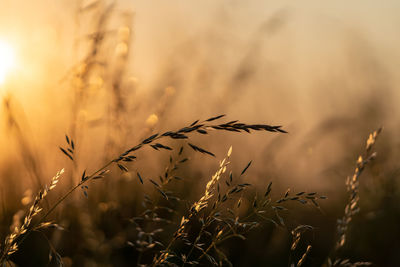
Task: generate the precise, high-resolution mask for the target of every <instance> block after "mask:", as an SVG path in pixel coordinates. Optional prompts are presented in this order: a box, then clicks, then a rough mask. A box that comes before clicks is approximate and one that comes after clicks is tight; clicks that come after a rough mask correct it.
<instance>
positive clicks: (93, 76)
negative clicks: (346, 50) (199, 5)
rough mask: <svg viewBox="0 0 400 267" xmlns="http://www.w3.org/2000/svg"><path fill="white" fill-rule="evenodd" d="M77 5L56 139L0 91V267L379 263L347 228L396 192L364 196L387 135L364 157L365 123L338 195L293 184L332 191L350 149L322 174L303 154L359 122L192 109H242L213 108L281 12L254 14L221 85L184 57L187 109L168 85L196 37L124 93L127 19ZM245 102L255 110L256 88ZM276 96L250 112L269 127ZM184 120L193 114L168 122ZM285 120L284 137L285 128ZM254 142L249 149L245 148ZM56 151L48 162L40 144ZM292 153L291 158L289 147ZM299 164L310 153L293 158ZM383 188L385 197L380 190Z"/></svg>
mask: <svg viewBox="0 0 400 267" xmlns="http://www.w3.org/2000/svg"><path fill="white" fill-rule="evenodd" d="M77 5H78V7H77V9H76V14H75V15H76V16H75V21H74V23H75V25H76V26H75V27H76V29H75V33H76V36H75V40H74V45H75V46H74V53H75V56H76V58H75V63H74V64H73V66H72V67H70V68H69V70H68V71H67V73H66V74H65V76H64V77H63V78H62V79H61V82H60V84H59V86H60V87H65V88H66V94H65V96H64V95H63V97H66V98H67V99H68V101H63V102H62V103H63V105H62V107H61V108H62V109H66V110H68V113H70V116H66V117H67V119H65V120H62V119H58V120H57V125H56V126H55V127H54V128H57V130H56V131H54V132H53V131H51V130H49V131H51V135H56V136H57V137H56V138H55V139H56V140H57V142H56V143H57V145H54V146H51V148H49V147H47V146H44V145H43V146H39V145H37V143H36V142H35V137H34V136H33V134H32V133H31V131H29V130H27V129H29V120H25V119H24V117H23V116H22V115H21V114H19V113H18V112H16V111H15V109H14V105H13V104H14V103H15V102H16V97H15V96H13V95H11V94H10V95H9V96H7V97H4V99H3V106H4V112H3V115H5V116H4V117H5V119H6V120H7V121H8V124H7V128H6V129H7V130H8V132H9V135H10V140H13V142H15V143H16V145H17V146H16V147H17V148H18V155H19V157H20V160H19V161H16V160H14V159H13V158H12V160H10V161H9V162H5V163H4V164H3V163H1V166H4V167H2V170H3V169H5V170H6V171H3V172H2V173H1V175H2V176H4V177H5V178H4V179H3V177H2V181H1V184H0V192H1V198H2V199H1V200H0V201H2V203H1V217H0V219H1V231H0V233H1V237H2V240H3V242H2V243H1V245H0V255H1V256H0V265H1V266H13V265H19V266H64V265H65V266H190V265H192V266H214V265H215V266H321V265H323V266H363V265H364V266H366V265H372V263H371V262H373V261H374V260H375V259H378V260H379V262H377V263H376V264H378V265H379V264H382V263H385V259H382V257H383V256H382V255H383V254H384V252H382V251H381V252H379V254H378V255H373V254H372V253H371V254H368V253H363V252H365V251H368V249H369V248H370V247H374V244H364V243H363V242H357V240H356V238H355V237H357V235H360V232H361V231H358V230H357V229H358V227H360V229H362V230H364V231H363V233H362V234H366V233H368V231H370V230H371V229H373V230H375V231H377V232H381V231H384V230H381V229H378V226H373V227H372V226H371V228H368V227H367V226H366V223H363V220H367V219H368V220H369V221H370V222H371V221H372V222H376V221H379V220H382V221H384V218H385V217H384V216H388V214H390V212H392V211H396V208H394V207H391V208H388V206H389V207H390V203H393V201H392V200H393V199H398V198H396V196H397V195H396V194H397V193H396V192H397V191H396V189H395V188H394V186H393V187H392V186H390V184H388V185H386V186H387V188H384V189H382V190H381V191H379V190H378V189H376V192H378V193H379V192H381V194H383V195H384V196H377V194H378V193H376V192H375V191H373V190H375V187H376V186H378V187H379V186H380V185H382V184H383V185H385V184H384V183H386V181H387V183H390V182H393V181H394V180H395V178H396V177H397V174H396V173H394V174H393V175H392V176H391V177H392V180H390V179H386V178H387V177H386V176H387V173H388V172H387V171H386V170H382V169H385V168H386V167H388V166H389V167H390V166H391V165H389V163H386V162H384V161H383V160H388V157H389V155H391V154H390V151H391V150H390V149H389V148H388V147H391V144H390V143H389V142H390V139H384V140H383V141H384V142H383V145H382V146H383V148H384V149H385V153H382V157H378V158H377V153H376V152H375V151H373V148H374V145H375V142H376V139H377V137H378V135H379V134H380V132H381V130H380V129H379V130H377V131H374V132H373V133H372V134H370V136H369V138H368V140H367V144H366V148H365V152H364V154H363V155H361V156H359V158H358V160H357V162H356V168H355V170H354V174H352V175H351V176H349V177H348V178H347V180H346V188H347V193H345V192H344V191H345V190H344V189H345V187H343V190H341V187H334V186H331V187H326V186H322V185H321V184H324V185H326V184H327V182H326V181H325V180H322V179H319V180H318V181H320V182H321V184H319V183H311V182H308V180H307V181H306V180H305V179H306V178H308V176H310V177H324V178H327V179H328V178H330V179H337V180H338V181H340V182H339V183H338V184H340V185H342V184H343V183H342V181H343V180H344V179H343V178H344V177H343V173H344V171H348V170H349V166H350V164H352V157H353V156H354V155H355V154H359V152H358V150H357V152H354V151H353V150H352V149H348V151H346V153H341V154H339V155H340V156H343V155H344V156H343V158H342V159H341V160H340V163H341V164H337V165H335V166H334V170H332V169H331V168H330V167H331V166H332V165H331V166H326V169H325V166H321V164H320V163H321V162H323V161H321V160H320V159H316V158H315V157H314V156H313V155H314V154H313V149H312V148H313V147H315V148H316V149H317V148H318V144H317V145H315V140H316V139H319V138H321V136H322V137H325V138H327V139H328V138H333V137H335V138H336V137H337V140H335V141H333V142H334V143H335V144H339V143H340V142H344V143H343V146H348V147H349V148H354V147H355V145H354V144H353V143H351V142H353V141H354V140H357V141H354V143H357V144H358V140H359V139H361V138H360V137H359V136H358V135H360V134H361V133H362V134H363V135H364V134H365V133H366V132H367V131H369V128H370V127H371V125H372V124H374V122H375V120H371V121H369V120H368V119H367V117H365V118H364V119H365V120H366V122H365V124H362V126H360V128H362V130H359V131H357V132H356V134H354V133H353V130H354V128H352V126H351V125H350V123H349V122H346V120H345V119H343V120H341V119H340V118H339V119H335V118H333V119H332V120H331V121H330V122H329V123H327V124H326V125H325V124H320V125H318V126H317V127H316V128H317V130H310V131H309V132H308V133H307V135H304V136H299V135H297V132H296V127H291V126H290V125H288V126H285V127H283V126H279V125H276V124H275V123H272V122H271V123H268V124H265V123H263V122H262V123H254V120H255V119H254V118H253V117H252V116H250V120H249V122H246V123H244V122H241V121H240V120H230V119H227V117H226V116H225V115H218V116H213V117H210V118H208V119H204V117H205V118H207V114H209V113H211V112H214V111H215V110H219V111H221V113H228V111H232V112H233V113H235V118H236V116H237V115H238V114H239V115H242V116H243V117H249V116H247V115H245V114H240V113H241V112H239V111H238V110H237V109H234V108H232V107H230V108H227V110H225V109H226V105H224V101H225V102H229V103H233V104H232V106H233V107H235V105H239V104H240V106H242V105H245V104H246V101H245V100H244V95H245V94H246V90H247V89H248V88H249V87H251V86H253V81H254V79H257V75H256V74H255V73H256V70H257V66H258V63H260V62H259V61H258V59H257V58H258V55H259V52H260V50H261V47H263V43H264V40H263V39H262V38H261V37H260V36H262V35H264V34H266V35H268V36H274V34H277V33H278V32H279V31H280V30H281V29H282V28H284V27H285V22H286V21H287V20H288V14H289V13H287V12H277V13H276V14H275V15H274V16H272V18H271V19H268V20H266V21H265V23H263V25H262V27H261V28H260V29H259V31H257V34H256V36H255V37H254V39H253V42H252V45H251V47H250V49H249V51H247V52H248V53H245V55H244V57H243V58H242V60H239V62H238V64H237V65H235V66H234V67H232V68H233V71H232V75H227V76H229V78H228V79H227V80H226V81H223V82H221V81H218V79H216V78H215V80H214V79H213V78H212V76H213V75H212V72H213V70H212V68H218V67H219V66H222V65H223V62H222V61H221V62H214V63H213V62H211V63H210V62H205V65H207V66H209V67H210V68H211V70H209V69H208V68H206V69H204V68H203V67H202V66H198V69H196V71H195V75H193V76H194V78H193V79H194V80H195V81H196V84H195V86H193V88H191V89H192V90H194V91H197V92H198V94H195V97H194V98H195V99H196V103H198V106H194V105H193V106H192V105H191V103H192V102H191V101H189V102H188V103H186V99H185V98H184V97H188V99H189V98H190V97H189V96H188V95H186V94H184V93H182V92H179V89H182V88H183V87H185V86H187V85H188V83H186V81H187V80H186V77H184V76H185V75H187V74H188V73H189V71H187V70H186V67H189V66H190V67H193V68H196V67H195V65H196V64H195V63H190V62H188V61H190V59H192V58H191V57H193V59H195V60H193V62H197V61H199V59H198V58H196V57H197V56H199V55H198V54H196V53H194V52H195V51H196V49H195V48H196V47H197V46H196V45H197V44H189V45H186V44H185V45H183V47H181V48H182V49H181V51H179V53H178V52H176V51H174V53H173V55H172V59H171V61H170V62H168V63H167V64H166V65H165V67H164V69H162V71H161V75H160V76H159V77H157V78H154V80H155V81H154V84H153V85H152V86H148V87H146V88H144V89H148V90H147V91H146V90H144V89H143V88H142V91H141V92H139V90H138V88H139V87H140V85H139V83H138V80H137V79H136V78H135V77H134V74H135V73H134V71H133V70H132V62H131V61H132V59H135V55H136V54H135V45H134V44H135V43H134V39H135V38H134V37H135V33H136V29H135V27H134V25H135V24H134V23H135V14H134V13H133V12H130V11H126V10H122V11H121V10H119V9H118V6H117V5H116V4H115V3H109V2H107V1H93V2H92V3H90V4H88V5H86V4H85V3H84V2H83V1H77ZM137 38H140V36H137ZM193 43H196V41H194V42H193ZM197 52H199V54H201V51H199V50H197ZM203 52H204V51H203ZM206 53H207V51H206ZM189 56H190V57H189ZM199 57H200V56H199ZM200 58H201V57H200ZM181 60H182V62H184V64H183V67H181V66H180V64H181V63H182V62H181ZM196 60H197V61H196ZM214 60H215V59H214ZM200 61H201V60H200ZM215 61H217V60H215ZM197 63H198V62H197ZM188 79H189V78H188ZM221 83H222V85H223V86H222V89H221V92H220V93H221V95H220V96H218V97H217V98H215V99H213V100H212V101H210V99H208V98H207V97H208V96H210V95H213V96H214V94H213V93H212V92H211V89H207V88H208V86H210V88H215V86H219V85H221ZM202 90H204V91H202ZM207 90H209V91H207ZM144 91H146V92H144ZM278 91H279V90H278ZM203 93H204V95H203ZM361 98H362V96H360V99H359V100H360V101H361ZM256 100H257V101H256V103H262V104H263V105H265V106H268V100H265V99H264V98H263V97H258V99H256ZM14 101H15V102H14ZM247 106H249V107H250V106H251V107H253V106H255V104H253V102H252V103H247ZM277 106H278V104H276V105H275V104H274V105H272V106H271V108H270V109H269V112H270V114H268V116H267V115H265V118H268V119H263V120H262V121H266V120H269V121H276V120H278V121H279V119H278V118H282V117H280V112H288V111H287V110H286V109H285V108H282V110H277V109H276V107H277ZM285 106H286V107H287V105H285ZM197 108H200V109H202V111H201V113H202V118H201V119H196V118H198V116H197V114H196V112H193V115H192V112H191V111H192V109H193V110H196V109H197ZM374 108H376V109H377V110H379V108H380V106H379V107H374ZM366 109H368V108H367V107H366ZM182 110H185V112H182ZM186 110H187V112H186ZM204 110H206V111H204ZM52 112H54V111H52ZM217 114H218V113H217ZM366 114H368V112H367V111H366ZM54 116H56V114H55V112H54ZM192 116H194V117H193V118H191V117H192ZM275 116H276V118H275ZM188 117H190V118H191V119H193V122H191V123H190V122H189V123H187V124H186V126H183V127H182V126H181V125H180V124H181V122H182V121H184V120H186V119H187V118H188ZM263 117H264V115H263ZM270 118H273V119H270ZM195 119H196V120H195ZM375 119H376V118H375ZM358 121H362V119H359V120H358ZM284 124H287V123H286V122H285V123H284ZM177 125H178V126H179V125H180V126H179V127H178V126H177ZM300 126H301V127H308V126H309V124H305V125H304V126H303V125H301V123H300ZM49 127H50V126H49ZM334 127H338V128H341V130H340V131H341V132H344V133H346V134H343V135H344V136H349V135H352V134H354V136H355V137H354V140H353V139H351V140H350V139H346V138H341V137H340V136H338V135H330V134H329V133H330V131H332V129H333V128H334ZM288 128H290V129H294V131H290V132H291V133H290V134H287V132H286V129H288ZM49 129H50V128H49ZM307 129H309V128H307ZM61 132H66V134H65V135H64V134H60V133H61ZM250 133H252V135H251V136H246V137H245V136H243V135H247V134H250ZM303 133H304V132H303ZM239 134H240V135H239ZM46 138H48V137H47V136H43V139H46ZM228 138H229V139H228ZM303 139H304V140H303ZM61 140H62V141H61ZM286 140H294V141H290V142H289V141H286ZM299 140H302V141H301V143H300V144H299V143H296V142H298V141H299ZM49 143H50V142H49ZM49 143H46V144H49ZM42 144H43V142H42ZM288 144H289V145H290V146H292V147H295V148H296V149H294V148H293V150H291V149H290V148H288V147H287V146H288ZM10 147H12V146H11V145H10ZM221 147H223V148H221ZM228 147H230V148H229V149H228ZM299 147H300V148H299ZM256 148H257V149H262V148H264V152H262V153H256V152H254V150H256ZM222 149H223V152H221V150H222ZM56 150H57V152H58V153H59V156H63V159H62V160H58V158H57V159H56V160H55V159H53V156H51V155H53V154H51V153H46V151H56ZM226 150H228V151H227V152H226ZM282 151H283V152H282ZM293 151H296V152H297V151H302V153H293V155H289V154H290V152H293ZM336 152H340V149H337V150H335V151H328V150H326V151H324V154H326V155H327V156H326V157H327V158H328V159H329V156H331V155H332V154H333V153H336ZM283 154H285V155H286V158H285V156H282V155H283ZM379 155H380V156H381V154H379ZM313 157H314V158H313ZM288 158H290V160H288ZM305 158H307V159H308V158H310V159H315V161H314V162H312V163H313V164H311V165H307V164H305V163H306V162H307V161H306V160H305ZM376 158H377V160H376V162H375V163H374V162H373V161H375V159H376ZM381 158H382V160H380V159H381ZM291 160H295V161H296V164H293V162H292V161H291ZM388 162H389V161H388ZM393 166H397V165H393ZM389 167H388V168H389ZM396 168H397V167H393V169H396ZM58 169H62V170H61V171H59V172H57V173H56V175H55V176H54V177H53V178H52V179H51V180H50V181H47V179H45V177H46V176H47V175H48V173H49V172H50V171H51V172H52V173H55V172H56V170H58ZM64 169H65V172H64ZM321 170H323V171H321ZM297 172H299V173H300V172H301V175H298V176H296V173H297ZM332 173H333V174H332ZM363 173H364V174H365V176H363V177H361V174H363ZM289 175H293V178H292V179H291V178H290V177H287V176H289ZM25 176H29V179H25ZM381 176H385V177H381ZM204 177H205V178H204ZM298 177H300V178H301V179H300V178H298ZM296 178H297V179H296ZM363 178H365V179H363ZM303 179H304V180H303ZM378 179H379V180H378ZM28 181H29V182H28ZM310 181H311V180H310ZM382 181H385V182H382ZM328 184H329V183H328ZM332 184H335V183H333V182H332ZM393 184H396V183H395V182H393ZM56 185H57V187H56ZM388 188H389V189H388ZM368 190H370V191H368ZM390 190H392V191H390ZM371 191H373V192H371ZM32 192H37V193H36V194H34V193H32ZM382 192H383V193H382ZM387 192H392V193H391V194H392V195H390V196H391V197H392V199H388V198H387V195H386V194H387ZM328 197H329V199H328ZM382 199H384V201H383V200H382ZM376 200H381V201H382V203H380V204H377V202H378V201H376ZM388 203H389V204H388ZM364 210H365V212H364ZM378 210H380V211H379V212H378ZM382 214H383V215H382ZM395 214H396V213H395ZM379 216H382V217H379ZM338 218H339V219H338ZM371 218H372V219H371ZM380 218H381V219H380ZM382 218H383V219H382ZM336 219H338V220H337V222H336ZM392 221H394V219H392ZM381 223H382V222H381ZM363 227H365V228H363ZM391 229H394V228H393V227H392V228H391ZM364 240H365V239H364ZM360 247H361V248H360ZM365 247H367V248H365ZM384 250H385V249H383V251H384ZM360 251H361V252H360ZM389 262H392V261H389ZM389 264H390V263H389Z"/></svg>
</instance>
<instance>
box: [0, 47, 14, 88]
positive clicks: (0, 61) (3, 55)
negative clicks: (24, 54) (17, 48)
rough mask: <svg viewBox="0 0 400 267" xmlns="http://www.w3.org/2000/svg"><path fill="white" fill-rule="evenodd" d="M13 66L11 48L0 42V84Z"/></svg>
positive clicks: (12, 50)
mask: <svg viewBox="0 0 400 267" xmlns="http://www.w3.org/2000/svg"><path fill="white" fill-rule="evenodd" d="M14 66H15V53H14V49H13V48H12V46H10V45H9V44H8V43H6V42H3V41H2V40H0V84H2V83H3V82H4V80H5V78H6V76H7V74H8V73H9V72H10V70H11V69H12V68H13V67H14Z"/></svg>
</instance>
